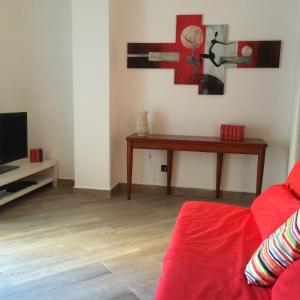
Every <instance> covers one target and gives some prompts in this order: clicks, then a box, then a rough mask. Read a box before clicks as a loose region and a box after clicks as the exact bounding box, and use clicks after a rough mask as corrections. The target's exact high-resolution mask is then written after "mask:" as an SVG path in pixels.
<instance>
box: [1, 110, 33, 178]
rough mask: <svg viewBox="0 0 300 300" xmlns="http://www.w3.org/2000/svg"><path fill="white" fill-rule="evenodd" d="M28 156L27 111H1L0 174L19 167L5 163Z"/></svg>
mask: <svg viewBox="0 0 300 300" xmlns="http://www.w3.org/2000/svg"><path fill="white" fill-rule="evenodd" d="M27 156H28V143H27V113H26V112H20V113H0V174H1V173H5V172H8V171H10V170H13V169H16V168H17V166H8V165H4V164H6V163H9V162H12V161H15V160H18V159H22V158H25V157H27Z"/></svg>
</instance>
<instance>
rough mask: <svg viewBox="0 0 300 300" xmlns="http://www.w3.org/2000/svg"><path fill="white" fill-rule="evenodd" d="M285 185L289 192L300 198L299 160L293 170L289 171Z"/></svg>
mask: <svg viewBox="0 0 300 300" xmlns="http://www.w3.org/2000/svg"><path fill="white" fill-rule="evenodd" d="M286 184H287V185H288V186H289V188H290V190H291V191H292V192H293V193H294V194H295V195H296V196H297V197H298V198H300V160H299V161H298V162H297V163H296V165H295V166H294V168H293V169H292V170H291V172H290V174H289V176H288V178H287V180H286Z"/></svg>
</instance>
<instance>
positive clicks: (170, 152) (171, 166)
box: [167, 150, 173, 195]
mask: <svg viewBox="0 0 300 300" xmlns="http://www.w3.org/2000/svg"><path fill="white" fill-rule="evenodd" d="M167 155H168V158H167V160H168V179H167V194H168V195H170V194H171V181H172V168H173V150H168V151H167Z"/></svg>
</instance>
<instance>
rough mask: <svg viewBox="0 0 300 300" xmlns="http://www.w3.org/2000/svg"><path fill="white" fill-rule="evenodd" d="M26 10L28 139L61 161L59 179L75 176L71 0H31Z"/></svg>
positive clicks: (25, 78)
mask: <svg viewBox="0 0 300 300" xmlns="http://www.w3.org/2000/svg"><path fill="white" fill-rule="evenodd" d="M23 14H24V15H25V24H24V25H25V27H26V33H25V38H26V40H25V43H24V46H23V49H24V51H25V54H26V57H25V68H26V69H25V74H24V85H25V94H24V97H25V99H26V101H27V105H28V116H29V142H30V145H31V146H32V147H42V148H43V149H45V156H46V158H51V159H56V160H57V161H58V166H59V177H60V178H67V179H73V178H74V142H73V94H72V14H71V2H70V0H42V1H40V0H28V1H26V7H25V9H24V11H23Z"/></svg>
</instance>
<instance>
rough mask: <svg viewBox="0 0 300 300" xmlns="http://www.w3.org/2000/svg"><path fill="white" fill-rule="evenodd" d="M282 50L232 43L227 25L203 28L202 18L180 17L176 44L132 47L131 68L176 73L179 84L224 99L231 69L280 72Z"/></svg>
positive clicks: (255, 43) (129, 53)
mask: <svg viewBox="0 0 300 300" xmlns="http://www.w3.org/2000/svg"><path fill="white" fill-rule="evenodd" d="M280 49H281V42H280V41H239V42H228V41H227V26H226V25H203V17H202V15H180V16H177V25H176V39H175V42H174V43H129V44H128V48H127V66H128V68H146V69H147V68H157V69H174V83H175V84H192V85H198V87H199V89H198V92H199V94H207V95H222V94H224V78H225V70H226V69H227V68H278V67H279V62H280Z"/></svg>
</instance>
